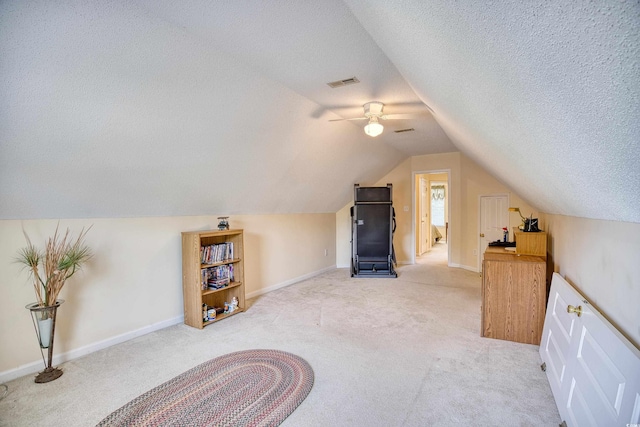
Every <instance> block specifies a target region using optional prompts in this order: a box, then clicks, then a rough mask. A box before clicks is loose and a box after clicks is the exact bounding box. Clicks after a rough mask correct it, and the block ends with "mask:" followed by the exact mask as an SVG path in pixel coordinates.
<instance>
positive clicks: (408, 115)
mask: <svg viewBox="0 0 640 427" xmlns="http://www.w3.org/2000/svg"><path fill="white" fill-rule="evenodd" d="M380 118H381V119H382V120H402V119H404V120H407V119H418V118H420V115H419V114H412V113H399V114H383V115H382V117H380Z"/></svg>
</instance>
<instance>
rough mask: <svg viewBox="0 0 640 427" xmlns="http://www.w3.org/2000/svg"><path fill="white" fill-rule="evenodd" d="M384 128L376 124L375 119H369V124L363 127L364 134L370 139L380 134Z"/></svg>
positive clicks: (376, 120) (376, 119)
mask: <svg viewBox="0 0 640 427" xmlns="http://www.w3.org/2000/svg"><path fill="white" fill-rule="evenodd" d="M383 129H384V126H382V125H381V124H380V123H378V118H377V117H371V118H370V119H369V124H367V125H366V126H365V127H364V133H366V134H367V135H369V136H371V137H376V136H378V135H380V134H381V133H382V131H383Z"/></svg>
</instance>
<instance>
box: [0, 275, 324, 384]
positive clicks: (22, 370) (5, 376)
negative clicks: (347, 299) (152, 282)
mask: <svg viewBox="0 0 640 427" xmlns="http://www.w3.org/2000/svg"><path fill="white" fill-rule="evenodd" d="M335 269H336V266H335V265H332V266H330V267H326V268H323V269H322V270H318V271H314V272H312V273H309V274H305V275H303V276H299V277H296V278H294V279H291V280H287V281H285V282H282V283H278V284H276V285H273V286H269V287H268V288H264V289H260V290H258V291H255V292H251V293H249V294H247V295H246V298H253V297H257V296H258V295H262V294H266V293H267V292H271V291H275V290H276V289H280V288H284V287H285V286H289V285H293V284H294V283H298V282H301V281H303V280H306V279H310V278H311V277H314V276H317V275H319V274H322V273H325V272H327V271H331V270H335ZM182 322H184V316H178V317H174V318H172V319H167V320H163V321H160V322H157V323H154V324H151V325H147V326H143V327H142V328H139V329H136V330H134V331H130V332H125V333H124V334H121V335H117V336H115V337H111V338H107V339H105V340H102V341H98V342H95V343H93V344H89V345H86V346H84V347H80V348H77V349H75V350H71V351H68V352H66V353H62V354H56V355H54V356H53V361H52V365H54V366H57V365H60V364H61V363H64V362H68V361H70V360H73V359H77V358H79V357H82V356H86V355H87V354H90V353H93V352H96V351H99V350H103V349H105V348H107V347H111V346H113V345H116V344H120V343H123V342H125V341H129V340H131V339H134V338H137V337H139V336H142V335H146V334H149V333H151V332H155V331H157V330H160V329H164V328H168V327H169V326H174V325H178V324H180V323H182ZM43 369H44V365H43V364H42V360H38V361H35V362H31V363H27V364H26V365H22V366H19V367H17V368H15V369H10V370H8V371H4V372H0V384H3V383H5V382H7V381H11V380H15V379H16V378H20V377H24V376H25V375H29V374H35V373H36V372H40V371H42V370H43Z"/></svg>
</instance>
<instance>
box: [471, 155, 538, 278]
mask: <svg viewBox="0 0 640 427" xmlns="http://www.w3.org/2000/svg"><path fill="white" fill-rule="evenodd" d="M460 162H461V175H462V178H461V186H460V191H461V192H462V199H463V202H462V205H463V209H462V212H461V214H462V223H461V230H460V231H461V233H462V236H464V237H463V239H462V240H461V244H462V247H461V264H462V265H464V266H471V267H473V268H475V270H476V271H480V270H481V267H480V265H481V262H482V254H478V253H477V252H478V239H479V236H480V231H479V228H478V227H479V223H478V221H479V215H480V196H481V195H492V194H507V195H508V196H509V203H510V205H511V206H517V207H519V208H520V209H521V211H522V212H523V214H525V215H528V214H529V213H533V216H534V217H537V216H539V215H538V211H537V210H535V209H534V208H533V207H532V206H531V205H529V203H527V202H526V201H524V200H523V199H522V198H521V197H520V196H519V195H517V194H516V193H515V192H513V191H511V189H510V188H508V187H507V186H506V185H504V184H502V183H501V182H500V181H498V180H497V179H496V178H494V177H493V176H492V175H490V174H489V173H488V172H487V171H486V170H485V169H484V168H483V167H482V166H480V165H478V164H477V163H475V162H474V161H473V160H471V159H470V158H468V157H466V156H464V155H461V156H460ZM521 222H522V220H521V218H520V215H518V213H517V212H510V215H509V225H508V228H509V230H510V233H509V240H510V241H513V235H512V234H513V233H512V232H511V230H512V228H513V227H517V226H519V225H520V224H521ZM540 225H541V227H543V224H542V223H541V224H540Z"/></svg>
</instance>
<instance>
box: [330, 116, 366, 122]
mask: <svg viewBox="0 0 640 427" xmlns="http://www.w3.org/2000/svg"><path fill="white" fill-rule="evenodd" d="M343 120H369V119H368V118H366V117H356V118H355V119H332V120H329V121H330V122H341V121H343Z"/></svg>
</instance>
